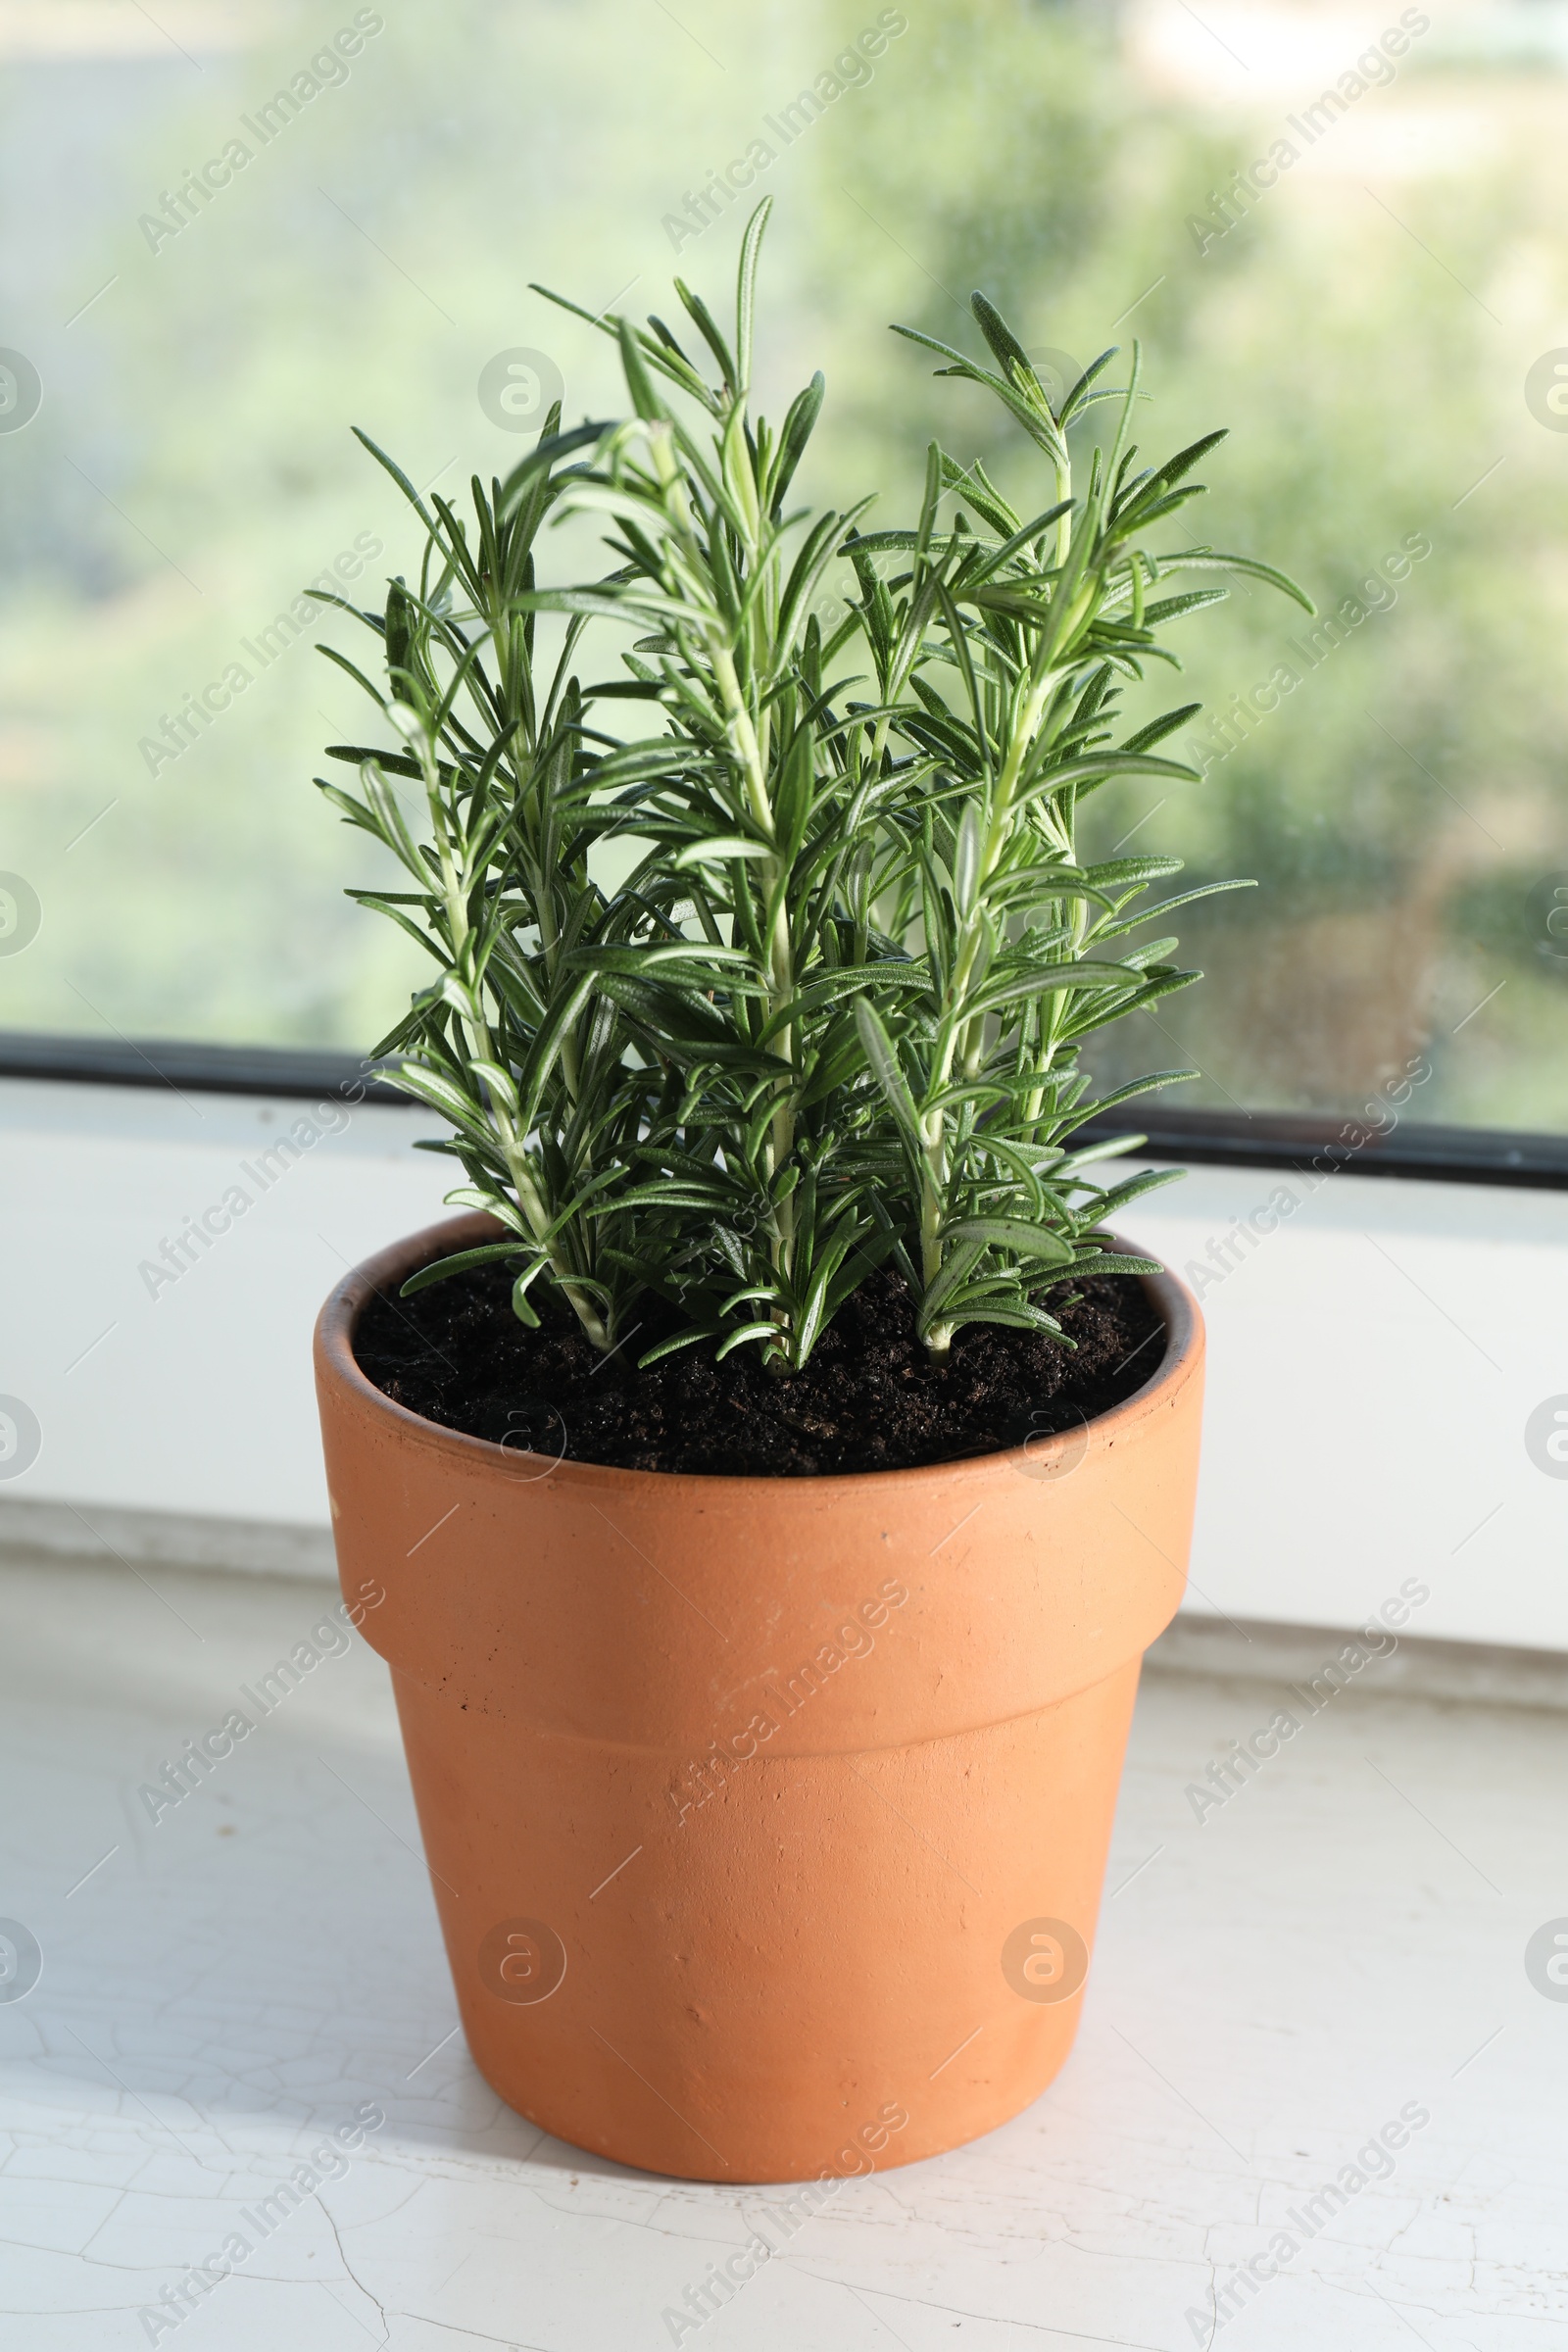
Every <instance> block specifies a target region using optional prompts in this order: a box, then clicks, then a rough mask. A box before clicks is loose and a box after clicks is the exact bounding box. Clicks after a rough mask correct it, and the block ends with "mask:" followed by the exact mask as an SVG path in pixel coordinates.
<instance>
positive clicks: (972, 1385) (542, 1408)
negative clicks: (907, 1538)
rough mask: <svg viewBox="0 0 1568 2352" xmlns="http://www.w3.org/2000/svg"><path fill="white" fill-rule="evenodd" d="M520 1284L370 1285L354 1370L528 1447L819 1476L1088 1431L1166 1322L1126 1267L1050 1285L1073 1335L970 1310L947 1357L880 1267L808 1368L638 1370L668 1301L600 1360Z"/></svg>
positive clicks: (486, 1433)
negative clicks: (515, 1288) (519, 1296)
mask: <svg viewBox="0 0 1568 2352" xmlns="http://www.w3.org/2000/svg"><path fill="white" fill-rule="evenodd" d="M511 1286H512V1277H511V1275H510V1274H509V1273H508V1272H507V1271H506V1269H505V1267H504V1266H476V1267H474V1268H473V1269H472V1270H471V1271H470V1272H468V1273H466V1274H459V1275H455V1276H454V1277H453V1278H452V1279H451V1280H450V1281H448V1282H438V1283H434V1284H432V1285H431V1287H430V1288H429V1289H428V1290H426V1291H419V1292H417V1293H416V1295H415V1296H414V1298H412V1299H399V1298H396V1297H385V1296H382V1297H378V1298H375V1299H371V1300H370V1301H369V1303H368V1305H367V1307H366V1309H365V1311H364V1313H363V1314H362V1316H361V1318H360V1324H359V1329H358V1331H357V1333H356V1335H355V1342H354V1352H355V1355H356V1358H357V1359H358V1362H359V1364H360V1367H361V1369H362V1371H364V1373H365V1374H366V1376H367V1378H368V1379H369V1380H371V1381H373V1382H374V1384H375V1386H376V1387H377V1388H378V1389H380V1390H382V1391H383V1392H384V1394H385V1395H386V1396H388V1397H392V1398H393V1399H394V1401H395V1402H397V1403H398V1404H401V1405H405V1406H407V1408H408V1409H409V1411H410V1412H414V1413H418V1414H420V1415H422V1416H423V1418H424V1419H425V1420H427V1421H435V1422H438V1423H440V1424H441V1426H442V1427H443V1428H446V1429H457V1430H463V1431H466V1433H467V1435H468V1436H470V1437H475V1438H488V1439H489V1440H490V1441H491V1442H492V1443H493V1444H498V1445H506V1446H514V1447H515V1448H516V1449H517V1450H518V1451H519V1452H525V1453H536V1454H543V1455H546V1456H553V1457H565V1458H567V1459H570V1460H572V1461H578V1462H602V1463H608V1464H612V1465H613V1466H615V1467H618V1468H621V1469H626V1470H675V1471H687V1472H697V1473H699V1474H706V1475H708V1476H710V1477H731V1478H811V1477H820V1476H822V1475H823V1474H824V1473H832V1472H835V1471H837V1472H840V1473H845V1472H854V1471H859V1470H907V1469H912V1468H913V1467H915V1466H916V1465H917V1464H919V1463H922V1462H948V1461H956V1460H959V1459H961V1458H963V1457H964V1456H965V1455H969V1454H976V1453H995V1452H999V1451H1002V1450H1004V1449H1005V1448H1007V1447H1010V1446H1021V1445H1023V1444H1025V1442H1026V1441H1027V1440H1029V1439H1030V1438H1032V1437H1042V1436H1046V1435H1051V1434H1054V1433H1056V1432H1058V1431H1063V1430H1075V1429H1080V1428H1082V1426H1083V1425H1084V1423H1085V1422H1086V1421H1088V1420H1092V1419H1093V1418H1094V1417H1095V1415H1096V1414H1098V1413H1103V1412H1106V1411H1108V1410H1109V1408H1110V1407H1111V1406H1112V1405H1114V1404H1119V1403H1120V1402H1121V1401H1122V1399H1123V1398H1124V1397H1130V1396H1132V1394H1133V1393H1134V1391H1135V1390H1137V1389H1140V1388H1142V1387H1143V1385H1144V1383H1145V1382H1146V1381H1147V1380H1151V1379H1152V1377H1153V1375H1154V1373H1155V1372H1156V1371H1157V1370H1158V1369H1159V1363H1160V1358H1161V1356H1162V1354H1163V1352H1164V1349H1163V1345H1162V1341H1163V1333H1164V1326H1163V1324H1162V1323H1161V1321H1160V1319H1159V1316H1158V1315H1157V1313H1156V1312H1155V1310H1154V1308H1153V1307H1152V1305H1151V1304H1150V1301H1149V1299H1148V1298H1147V1297H1146V1296H1145V1293H1144V1291H1143V1289H1142V1287H1141V1285H1140V1284H1139V1282H1138V1280H1137V1279H1136V1277H1135V1276H1132V1275H1127V1274H1110V1275H1100V1276H1094V1277H1091V1278H1090V1279H1089V1280H1088V1281H1087V1282H1084V1283H1082V1284H1079V1285H1077V1286H1075V1288H1068V1287H1066V1286H1063V1288H1062V1289H1061V1291H1060V1292H1059V1293H1058V1294H1056V1296H1055V1297H1053V1295H1052V1294H1051V1293H1049V1292H1047V1293H1044V1294H1042V1300H1041V1302H1042V1304H1044V1305H1046V1306H1048V1307H1049V1308H1050V1310H1051V1312H1052V1313H1053V1314H1054V1315H1055V1316H1056V1318H1057V1320H1058V1321H1059V1322H1060V1324H1061V1326H1062V1328H1063V1330H1064V1331H1066V1332H1068V1333H1070V1335H1071V1336H1072V1338H1073V1340H1074V1341H1075V1342H1076V1346H1075V1347H1074V1348H1064V1347H1062V1346H1061V1344H1060V1343H1059V1342H1058V1341H1056V1340H1053V1339H1049V1338H1048V1337H1047V1336H1046V1335H1045V1334H1044V1333H1040V1332H1028V1331H1011V1330H1007V1329H1005V1328H1004V1327H1003V1326H1001V1325H999V1324H977V1323H970V1324H966V1325H964V1327H963V1328H962V1329H961V1330H960V1331H958V1332H957V1333H956V1336H955V1338H954V1342H953V1347H952V1350H951V1352H950V1353H949V1355H948V1357H947V1359H946V1361H945V1362H944V1361H941V1360H939V1359H938V1358H935V1357H933V1356H932V1355H930V1354H929V1352H928V1351H927V1350H926V1348H923V1347H922V1346H921V1344H920V1342H919V1340H918V1339H917V1338H916V1336H915V1327H914V1314H913V1310H912V1306H911V1302H910V1299H909V1295H908V1292H907V1289H906V1288H905V1285H904V1284H903V1282H902V1281H901V1280H900V1279H899V1278H898V1277H897V1276H896V1275H890V1274H887V1273H885V1272H884V1273H879V1274H874V1275H873V1276H872V1277H871V1278H870V1280H869V1281H868V1282H866V1283H865V1284H863V1285H862V1287H861V1288H860V1290H858V1292H857V1293H856V1295H855V1297H854V1298H853V1299H850V1300H849V1301H848V1303H847V1304H846V1305H845V1306H843V1307H841V1309H840V1310H839V1313H838V1315H837V1316H836V1317H835V1319H834V1320H833V1322H832V1323H831V1324H830V1325H829V1326H828V1329H827V1331H826V1332H825V1333H824V1335H823V1336H822V1338H821V1339H820V1340H819V1341H818V1342H817V1345H816V1348H815V1349H814V1351H813V1353H812V1355H811V1357H810V1359H809V1362H808V1363H807V1365H806V1368H805V1369H804V1371H801V1372H797V1373H795V1374H794V1375H793V1376H792V1377H791V1378H789V1379H783V1380H781V1379H779V1378H777V1377H776V1376H775V1375H774V1374H772V1373H768V1372H764V1371H763V1370H762V1369H761V1367H760V1361H759V1356H758V1351H757V1349H756V1348H750V1347H748V1348H737V1349H736V1350H735V1352H734V1353H733V1354H731V1355H728V1356H726V1357H725V1359H724V1361H723V1362H722V1363H715V1362H714V1360H713V1352H712V1348H711V1344H710V1345H707V1346H705V1345H703V1344H701V1343H699V1344H698V1345H697V1346H695V1347H691V1348H682V1349H680V1350H679V1351H678V1352H677V1353H676V1354H674V1355H668V1356H664V1357H662V1359H661V1360H660V1361H659V1362H658V1363H656V1364H651V1365H650V1366H649V1368H648V1369H647V1371H645V1372H641V1371H639V1370H638V1369H637V1363H636V1357H637V1355H638V1354H639V1353H641V1352H642V1351H643V1350H645V1349H647V1348H650V1347H652V1346H653V1345H654V1343H655V1342H656V1340H658V1339H659V1338H660V1337H661V1336H662V1333H663V1332H664V1331H666V1330H670V1329H673V1328H674V1325H673V1323H672V1321H671V1320H670V1319H669V1313H668V1310H667V1309H665V1308H664V1307H663V1306H662V1302H660V1301H659V1300H657V1299H652V1300H649V1301H647V1302H646V1303H645V1312H644V1319H643V1322H642V1326H641V1328H640V1329H634V1330H633V1331H632V1332H630V1333H629V1334H628V1335H627V1337H626V1339H625V1341H624V1342H623V1343H622V1345H621V1347H620V1348H619V1349H618V1351H617V1352H616V1353H615V1354H613V1355H612V1356H609V1357H605V1356H601V1355H600V1354H598V1353H597V1352H596V1350H595V1349H594V1348H591V1347H590V1346H589V1344H588V1342H587V1341H586V1340H585V1339H584V1338H583V1337H582V1336H581V1334H580V1333H579V1332H578V1331H577V1329H576V1327H575V1326H574V1325H573V1326H571V1327H569V1328H568V1327H567V1326H566V1325H564V1324H549V1323H547V1324H545V1325H544V1326H543V1327H542V1328H541V1329H540V1330H538V1331H529V1330H527V1329H525V1328H524V1326H523V1325H522V1324H521V1323H519V1322H518V1321H517V1318H516V1316H515V1314H514V1313H513V1311H512V1301H511ZM1068 1301H1071V1303H1068Z"/></svg>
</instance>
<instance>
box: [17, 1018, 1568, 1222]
mask: <svg viewBox="0 0 1568 2352" xmlns="http://www.w3.org/2000/svg"><path fill="white" fill-rule="evenodd" d="M382 1066H383V1065H379V1064H377V1063H375V1062H373V1061H369V1060H368V1059H365V1058H364V1057H357V1056H355V1055H354V1054H345V1053H339V1052H319V1051H313V1050H311V1049H309V1048H306V1047H295V1046H226V1045H208V1044H203V1043H201V1042H199V1041H194V1040H191V1039H186V1038H110V1039H104V1038H97V1037H81V1036H76V1035H67V1034H63V1033H61V1034H56V1033H54V1032H49V1031H41V1030H21V1029H11V1030H0V1078H12V1079H19V1078H20V1079H42V1080H48V1081H51V1082H55V1083H58V1084H63V1085H78V1086H136V1087H164V1088H167V1089H168V1090H169V1091H171V1092H172V1093H174V1094H219V1095H259V1096H273V1097H281V1098H284V1099H288V1100H296V1099H298V1100H310V1101H316V1102H326V1101H328V1100H332V1101H337V1102H345V1103H362V1102H363V1103H379V1104H384V1105H386V1106H388V1107H395V1108H400V1109H403V1110H408V1111H416V1110H420V1109H422V1108H423V1106H422V1105H420V1104H418V1103H413V1102H411V1100H410V1098H409V1097H408V1096H407V1095H405V1094H401V1093H400V1092H399V1091H398V1089H397V1088H396V1087H394V1086H392V1085H390V1084H389V1083H388V1082H387V1080H386V1078H385V1077H384V1076H383V1075H381V1074H379V1073H380V1070H381V1068H382ZM424 1115H425V1116H426V1117H428V1116H429V1115H430V1114H429V1113H428V1111H425V1113H424ZM1135 1132H1136V1133H1142V1134H1143V1135H1145V1136H1146V1137H1147V1139H1148V1140H1147V1142H1145V1143H1144V1144H1142V1145H1140V1146H1139V1147H1138V1149H1137V1152H1136V1153H1134V1154H1132V1155H1131V1156H1136V1157H1137V1158H1140V1159H1145V1160H1151V1161H1164V1160H1174V1161H1178V1162H1183V1163H1191V1164H1192V1165H1194V1166H1199V1167H1202V1166H1208V1167H1244V1168H1285V1169H1290V1170H1294V1171H1296V1172H1298V1173H1300V1174H1310V1173H1316V1174H1328V1173H1329V1172H1330V1171H1332V1170H1337V1169H1353V1170H1354V1172H1355V1173H1356V1174H1357V1175H1358V1176H1402V1177H1408V1178H1413V1179H1425V1180H1426V1181H1428V1182H1430V1183H1437V1184H1506V1185H1530V1186H1535V1187H1537V1188H1540V1189H1544V1190H1547V1191H1556V1192H1561V1191H1568V1135H1531V1134H1516V1133H1513V1132H1511V1131H1508V1130H1504V1129H1497V1128H1490V1127H1441V1126H1432V1125H1428V1124H1426V1123H1424V1122H1420V1121H1416V1120H1405V1119H1400V1118H1398V1117H1397V1115H1396V1114H1395V1113H1393V1112H1392V1111H1390V1112H1389V1114H1388V1116H1387V1119H1386V1122H1385V1123H1384V1124H1383V1125H1381V1126H1378V1127H1375V1126H1373V1125H1372V1124H1371V1123H1370V1122H1368V1121H1365V1120H1356V1119H1354V1118H1350V1119H1340V1118H1336V1117H1334V1116H1333V1115H1331V1114H1328V1113H1323V1114H1321V1115H1316V1114H1311V1113H1307V1112H1298V1111H1291V1112H1282V1111H1255V1112H1248V1111H1231V1110H1206V1109H1189V1108H1181V1109H1178V1108H1174V1107H1165V1106H1163V1105H1160V1104H1157V1103H1149V1104H1147V1105H1144V1104H1139V1103H1129V1104H1128V1105H1126V1108H1125V1113H1124V1115H1119V1116H1118V1117H1117V1118H1115V1119H1114V1120H1108V1119H1105V1120H1091V1121H1090V1122H1089V1123H1088V1124H1087V1125H1086V1126H1084V1127H1083V1128H1081V1129H1080V1130H1079V1132H1078V1135H1077V1137H1076V1138H1075V1139H1074V1140H1075V1141H1076V1142H1077V1143H1079V1144H1080V1145H1082V1144H1088V1143H1093V1142H1101V1141H1104V1140H1106V1139H1108V1138H1109V1137H1111V1136H1114V1135H1125V1134H1130V1133H1135Z"/></svg>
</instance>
